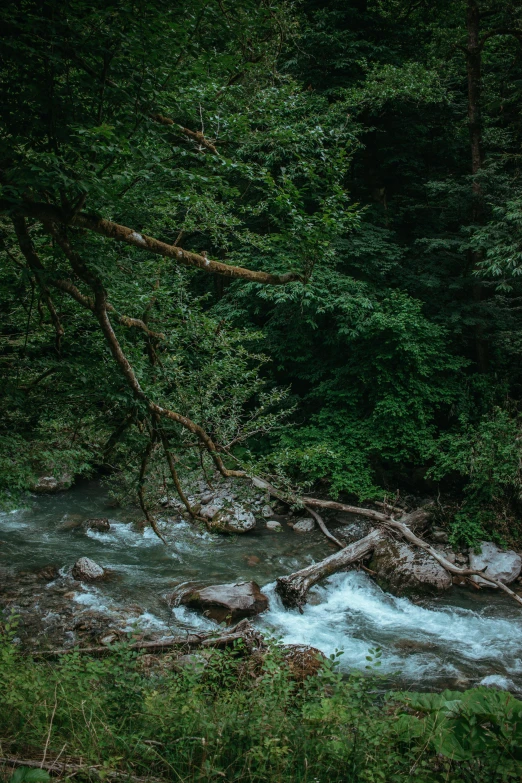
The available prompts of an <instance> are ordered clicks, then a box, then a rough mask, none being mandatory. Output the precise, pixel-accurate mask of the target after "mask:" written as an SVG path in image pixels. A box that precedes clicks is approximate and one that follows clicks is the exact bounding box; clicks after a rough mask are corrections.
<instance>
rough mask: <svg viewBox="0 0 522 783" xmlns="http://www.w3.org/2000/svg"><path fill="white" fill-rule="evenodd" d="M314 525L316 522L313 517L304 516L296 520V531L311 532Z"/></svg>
mask: <svg viewBox="0 0 522 783" xmlns="http://www.w3.org/2000/svg"><path fill="white" fill-rule="evenodd" d="M314 527H315V522H314V520H313V519H309V518H308V517H303V519H298V520H297V522H295V524H294V533H311V532H312V530H313V529H314Z"/></svg>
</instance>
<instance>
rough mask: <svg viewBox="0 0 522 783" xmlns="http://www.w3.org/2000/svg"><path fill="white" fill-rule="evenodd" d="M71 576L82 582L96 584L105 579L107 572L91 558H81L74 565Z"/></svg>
mask: <svg viewBox="0 0 522 783" xmlns="http://www.w3.org/2000/svg"><path fill="white" fill-rule="evenodd" d="M71 575H72V576H73V577H74V579H78V580H79V581H80V582H94V581H96V580H97V579H103V577H104V576H105V570H104V569H103V568H102V567H101V566H99V565H98V563H95V562H94V560H91V559H90V557H80V558H79V559H78V560H77V561H76V563H75V564H74V565H73V567H72V570H71Z"/></svg>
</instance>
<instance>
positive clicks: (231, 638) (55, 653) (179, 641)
mask: <svg viewBox="0 0 522 783" xmlns="http://www.w3.org/2000/svg"><path fill="white" fill-rule="evenodd" d="M239 641H242V642H244V643H245V646H246V648H247V650H248V649H253V648H254V647H263V646H264V641H263V637H262V636H261V634H260V633H259V631H257V630H256V629H255V628H254V627H253V626H252V625H251V623H250V622H249V621H248V620H246V619H245V620H241V621H240V622H239V623H237V625H234V626H233V627H232V628H230V630H228V631H226V632H225V633H222V634H220V635H219V636H216V635H215V634H212V633H206V634H197V633H193V634H187V636H171V637H169V638H167V639H159V640H155V641H152V642H134V643H133V644H129V645H128V647H127V649H129V650H137V651H143V652H147V653H151V654H155V655H157V654H158V653H164V652H171V651H172V650H175V649H181V650H193V649H197V648H200V647H203V648H207V649H208V648H216V649H222V648H224V647H230V646H231V645H233V644H234V643H235V642H239ZM112 652H114V649H113V648H112V647H111V646H100V647H70V648H69V649H67V650H48V651H47V650H45V651H40V652H34V653H31V657H33V658H59V657H61V656H63V655H70V654H71V653H81V654H82V655H92V656H93V657H95V658H101V657H105V656H106V655H110V654H111V653H112Z"/></svg>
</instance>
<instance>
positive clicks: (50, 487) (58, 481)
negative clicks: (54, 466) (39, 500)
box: [31, 473, 73, 495]
mask: <svg viewBox="0 0 522 783" xmlns="http://www.w3.org/2000/svg"><path fill="white" fill-rule="evenodd" d="M72 483H73V478H72V476H71V475H70V473H63V474H62V475H61V476H58V477H56V476H39V477H38V478H37V479H36V481H35V482H34V484H32V486H31V492H36V493H38V494H39V495H46V494H51V493H53V492H63V491H64V490H66V489H69V487H70V486H71V485H72Z"/></svg>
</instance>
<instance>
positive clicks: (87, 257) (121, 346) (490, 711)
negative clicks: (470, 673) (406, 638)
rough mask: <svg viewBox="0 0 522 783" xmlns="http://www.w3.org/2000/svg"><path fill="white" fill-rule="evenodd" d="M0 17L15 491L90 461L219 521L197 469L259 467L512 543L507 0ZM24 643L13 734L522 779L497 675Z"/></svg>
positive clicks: (89, 757)
mask: <svg viewBox="0 0 522 783" xmlns="http://www.w3.org/2000/svg"><path fill="white" fill-rule="evenodd" d="M0 24H1V28H2V37H1V39H0V51H1V59H0V71H1V74H2V79H1V85H2V86H1V88H0V91H1V92H0V94H1V101H0V189H1V192H0V254H1V266H0V313H1V325H0V373H1V376H2V378H1V380H2V394H1V396H0V502H1V504H2V507H3V508H4V509H11V508H13V507H15V506H17V505H20V504H23V502H24V498H25V497H26V493H27V492H28V491H30V490H32V489H33V490H34V489H35V488H39V489H46V490H61V489H66V488H67V487H69V486H71V484H72V483H73V481H74V480H75V478H79V477H90V476H94V475H103V476H104V477H105V480H106V481H107V483H108V485H109V487H110V488H111V492H112V495H113V499H114V502H117V503H120V504H121V505H125V504H128V505H131V506H135V507H139V508H140V514H141V516H142V518H143V520H144V522H145V524H147V525H148V526H150V527H151V528H152V529H153V530H154V532H155V533H156V534H157V535H158V536H159V537H160V538H162V540H163V538H164V536H163V535H162V531H161V526H160V525H159V519H160V516H161V513H162V512H161V508H162V502H163V501H164V500H165V498H166V499H167V503H168V502H169V498H170V496H174V495H175V496H177V497H178V498H179V507H180V509H182V511H183V513H185V514H186V516H187V519H189V520H191V522H192V523H193V524H194V525H198V524H200V525H203V524H207V526H208V527H209V528H211V524H210V522H214V519H212V520H210V521H209V519H207V518H206V517H205V516H204V509H203V508H202V505H203V504H202V503H200V502H199V500H198V494H197V492H195V491H194V487H196V486H198V485H199V482H201V481H204V482H206V483H207V485H208V487H210V489H212V482H213V480H214V481H215V479H214V478H213V477H214V476H215V475H218V476H219V477H220V479H227V480H228V479H232V480H234V481H237V482H238V483H241V482H245V479H250V478H251V477H257V478H256V479H255V480H256V481H257V482H258V484H257V487H258V489H259V488H260V487H261V489H263V488H266V487H267V486H269V487H272V489H273V494H275V496H276V497H279V498H280V499H281V500H282V501H283V502H285V503H286V505H287V507H288V506H291V507H293V508H303V507H305V508H306V509H308V512H309V513H310V515H311V516H313V517H314V519H315V520H316V521H317V523H318V524H320V525H321V529H323V528H324V527H325V525H324V522H323V520H322V518H321V517H320V516H319V514H318V513H317V511H315V510H314V509H316V508H317V507H319V508H320V505H321V503H322V504H323V505H324V503H325V502H326V504H328V503H330V505H331V504H332V503H333V502H335V501H337V502H338V503H340V504H341V505H342V506H343V508H344V509H345V510H346V509H347V508H348V509H349V508H352V509H353V508H356V507H357V506H354V505H353V504H360V503H366V505H369V504H370V505H373V506H374V508H373V509H366V512H367V515H370V517H371V518H372V519H373V520H376V521H377V522H378V523H379V524H380V525H381V527H383V528H385V529H386V530H388V533H389V532H390V530H392V528H393V525H395V528H393V530H394V531H395V532H397V531H398V530H399V528H398V527H397V525H398V524H399V525H400V524H401V523H400V522H397V521H396V520H392V519H391V516H390V515H391V514H393V513H395V512H394V511H393V508H394V504H397V508H398V509H401V508H405V507H406V508H407V509H410V510H413V509H415V507H416V506H417V505H423V503H421V502H420V500H425V499H426V498H430V499H432V500H433V499H434V504H433V506H432V507H431V513H432V518H435V521H436V523H437V525H438V526H440V531H441V535H442V536H443V537H444V539H445V540H447V538H448V537H449V541H450V543H451V544H452V545H453V546H454V547H455V548H456V549H464V548H466V549H467V548H471V550H473V548H474V547H477V546H480V541H481V540H484V539H487V540H492V541H494V542H495V543H496V544H497V545H499V546H500V547H506V546H509V547H514V548H519V547H520V544H521V541H522V527H521V525H520V513H521V506H522V500H521V498H522V495H521V489H522V473H521V470H522V468H521V465H522V451H521V449H522V438H521V437H520V435H521V413H520V400H521V389H522V374H521V368H520V362H519V360H518V355H519V351H520V345H521V342H522V320H521V308H520V295H521V290H520V274H521V271H522V250H521V248H522V220H521V216H522V201H521V198H520V181H521V180H520V160H521V158H520V146H521V143H522V132H521V127H522V126H521V123H520V111H521V109H520V107H521V106H522V101H521V98H522V95H521V90H522V87H521V85H522V57H521V53H522V49H521V46H522V15H521V9H520V7H519V4H518V3H512V2H509V0H458V1H457V2H454V1H453V0H441V1H440V2H437V3H435V4H433V3H428V2H427V0H426V1H425V0H419V2H410V0H327V2H316V1H315V0H299V2H295V3H294V2H289V1H287V0H261V2H254V1H253V0H237V2H234V3H233V4H232V3H229V2H226V1H224V0H223V1H222V0H187V2H184V3H182V4H181V3H180V4H173V3H172V2H166V0H145V1H144V2H142V3H140V4H139V6H138V5H136V4H133V3H130V2H128V0H115V2H114V3H109V4H108V3H106V2H102V0H94V1H89V2H87V0H60V2H58V0H44V1H43V2H36V0H21V2H14V1H9V2H5V3H3V4H2V8H1V9H0ZM259 477H261V478H259ZM259 482H261V483H259ZM267 482H268V483H267ZM311 488H314V491H315V494H316V495H320V496H321V498H322V497H323V496H324V495H327V496H328V498H331V499H332V500H327V501H325V500H324V499H323V500H321V498H319V499H317V498H310V497H307V495H308V493H309V492H311ZM200 494H201V493H200ZM176 502H177V501H176ZM314 503H315V505H314ZM375 503H377V504H380V505H378V506H377V507H376V508H378V509H379V510H378V511H377V510H375ZM318 504H319V505H318ZM310 508H312V511H310ZM218 512H219V513H221V515H222V516H221V522H220V524H221V527H222V530H221V532H222V533H223V532H230V525H228V529H227V525H225V524H224V523H223V522H222V517H223V515H224V512H222V511H221V510H218ZM227 513H229V512H227ZM229 515H230V514H229ZM252 519H253V517H252ZM236 521H237V520H236ZM227 524H228V523H227ZM249 524H250V523H249ZM252 525H255V520H253V522H252ZM386 526H387V527H386ZM245 529H246V528H245ZM216 530H217V528H216ZM408 531H409V529H408V530H407V531H406V532H407V534H408V535H410V533H411V531H409V532H408ZM218 532H219V531H218ZM326 533H327V534H328V537H329V538H330V539H331V540H333V542H334V543H335V545H338V546H339V547H343V546H344V542H342V541H341V542H340V543H339V541H337V542H336V540H335V538H332V535H331V534H329V533H328V530H326ZM410 540H411V538H410ZM416 540H417V545H418V542H419V540H420V539H418V538H417V539H416ZM421 544H422V541H421ZM435 554H437V553H435ZM458 554H460V553H458ZM437 556H438V557H439V559H440V557H442V555H440V553H439V554H438V555H437ZM445 562H446V563H448V561H447V560H445ZM463 562H464V561H463ZM449 567H450V569H453V573H457V572H462V575H463V576H469V574H470V573H471V571H470V570H469V569H468V571H466V569H465V568H464V569H462V568H460V567H459V566H453V565H452V564H451V563H450V564H449ZM475 575H476V574H475ZM511 594H512V596H513V597H515V600H517V601H519V602H520V600H521V599H520V596H518V594H515V592H514V591H511ZM13 638H14V635H13V631H12V628H11V623H10V622H6V623H5V624H4V631H3V636H2V642H1V655H2V658H1V661H0V685H1V686H2V688H1V693H0V700H1V716H0V726H1V730H0V743H1V748H2V757H3V758H11V759H12V758H13V757H16V758H17V759H19V760H23V759H24V758H25V759H26V761H28V760H30V759H31V758H33V759H34V758H37V760H39V763H40V764H41V765H42V767H43V766H45V759H47V758H51V757H52V759H53V761H54V759H56V757H57V756H59V755H60V754H64V755H66V757H67V760H68V763H69V762H70V763H71V764H73V765H75V764H76V765H77V766H79V767H81V770H80V773H79V774H82V775H91V776H98V777H101V778H102V779H104V778H111V776H112V777H118V775H120V776H121V775H124V776H126V775H133V776H135V777H136V776H138V777H140V776H141V777H144V778H147V779H148V778H153V777H155V778H160V779H169V780H170V779H173V780H174V779H175V780H211V779H213V780H214V779H217V778H220V779H231V780H259V781H261V780H266V779H269V780H281V781H284V780H303V781H304V780H306V781H310V783H311V782H312V781H316V780H318V781H323V780H324V781H326V780H329V781H330V780H339V781H341V780H354V781H355V780H361V781H374V780H375V781H378V780H385V781H391V780H398V781H399V780H401V781H402V780H406V779H408V778H409V777H411V778H413V779H415V778H417V779H419V780H426V781H431V780H433V781H439V780H440V781H444V780H448V781H466V782H467V781H470V783H471V781H484V782H485V781H493V780H499V781H500V780H502V781H503V780H516V779H519V778H520V775H521V767H520V764H521V760H520V753H521V750H520V748H521V744H522V740H521V731H522V730H521V713H520V709H521V706H520V702H518V701H517V700H516V699H515V698H514V697H513V696H511V695H510V694H507V693H498V692H495V691H488V690H486V689H483V688H479V689H475V690H472V691H466V692H464V693H459V694H457V693H453V692H444V693H442V694H433V695H430V694H404V693H403V694H397V693H389V694H388V695H386V696H385V695H384V693H383V689H382V688H381V687H380V685H379V679H378V678H376V677H375V676H370V677H368V678H362V677H360V676H355V675H352V676H351V677H349V678H348V679H343V678H342V677H341V676H340V675H339V674H338V673H337V671H336V668H335V665H334V663H335V661H326V662H323V663H322V664H321V668H320V670H319V672H318V673H317V675H316V676H314V677H310V678H308V679H306V680H305V681H303V682H296V680H295V677H294V676H293V674H292V672H291V670H289V667H288V666H287V665H286V664H285V661H284V660H283V658H282V657H281V656H282V655H283V653H282V651H281V649H280V648H279V647H278V646H277V644H273V645H272V647H271V648H270V650H269V651H268V652H266V653H264V654H263V656H262V659H261V660H258V661H257V664H256V666H257V669H256V667H255V666H254V662H253V661H252V660H248V657H247V658H245V656H244V655H243V654H242V653H243V651H242V649H241V646H240V644H239V643H238V645H239V646H237V647H236V648H234V649H233V650H231V651H230V650H229V651H225V652H222V651H215V652H213V653H212V655H211V656H210V657H209V658H208V659H207V658H204V660H203V661H200V662H199V665H197V661H196V664H194V665H190V666H188V667H182V668H181V669H179V667H177V665H176V663H175V661H174V660H172V661H171V664H172V666H170V664H169V663H168V660H169V659H168V658H162V661H159V662H158V661H153V660H149V661H148V663H147V661H146V656H145V655H139V654H137V653H136V652H133V651H132V649H131V648H129V647H128V646H126V645H125V644H123V645H121V646H116V647H114V648H113V649H112V652H111V655H110V656H108V657H107V658H103V659H101V660H97V659H94V658H93V659H91V658H88V657H82V656H81V655H80V654H79V653H68V654H67V655H66V656H65V657H64V658H63V660H60V661H59V662H57V663H47V662H42V661H38V660H33V659H32V658H31V656H30V655H29V654H27V651H26V652H22V651H19V650H17V645H16V644H14V643H13ZM369 657H370V658H372V660H371V661H370V662H369V664H371V665H372V666H373V665H374V664H376V663H378V658H379V651H374V657H375V660H374V659H373V657H372V655H370V656H369ZM149 664H150V665H149ZM178 669H179V670H178ZM31 753H32V754H33V755H32V756H31ZM35 753H36V756H35V755H34V754H35ZM38 754H40V755H38ZM63 771H64V773H65V772H67V771H66V770H63ZM73 771H74V772H75V773H76V772H77V769H74V770H73V769H72V768H71V769H69V772H68V773H67V774H69V773H70V774H72V773H73ZM55 772H56V770H55ZM19 777H20V779H22V780H23V779H24V778H23V775H22V774H21V775H20V776H19ZM28 780H29V778H28Z"/></svg>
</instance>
